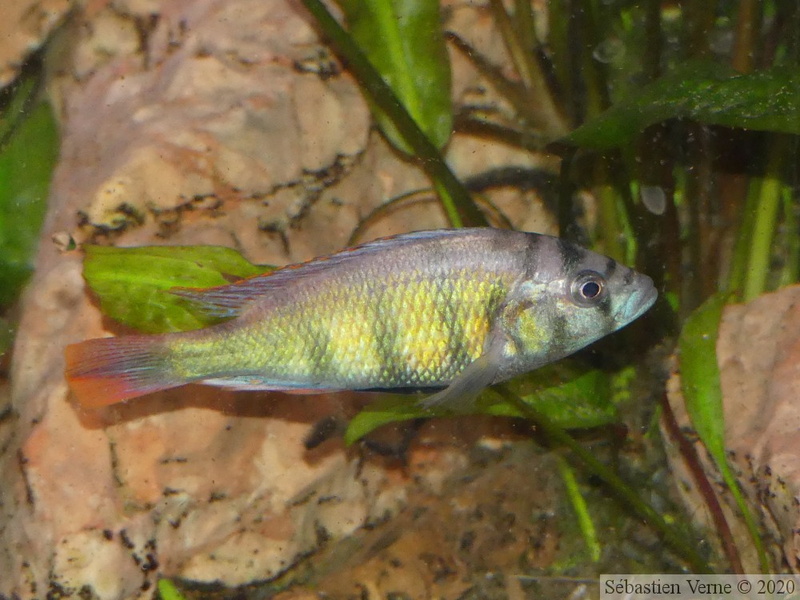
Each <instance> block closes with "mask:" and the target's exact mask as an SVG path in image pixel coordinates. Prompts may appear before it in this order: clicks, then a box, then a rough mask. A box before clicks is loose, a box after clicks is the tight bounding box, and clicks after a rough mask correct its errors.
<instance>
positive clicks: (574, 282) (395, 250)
mask: <svg viewBox="0 0 800 600" xmlns="http://www.w3.org/2000/svg"><path fill="white" fill-rule="evenodd" d="M173 291H174V293H176V294H178V295H180V296H183V297H186V298H189V299H191V300H192V301H194V302H197V303H199V304H200V305H201V306H202V307H203V308H204V309H205V310H207V311H209V312H211V313H213V314H217V315H220V316H226V317H231V318H230V320H228V321H225V322H223V323H221V324H219V325H214V326H211V327H207V328H205V329H200V330H197V331H189V332H184V333H168V334H162V335H134V336H125V337H119V338H103V339H95V340H89V341H85V342H82V343H80V344H74V345H71V346H69V347H67V349H66V362H67V370H66V374H67V379H68V381H69V384H70V386H71V387H72V390H73V391H74V393H75V396H76V397H77V399H78V401H79V402H80V403H81V404H83V405H85V406H91V407H97V406H104V405H108V404H113V403H115V402H121V401H124V400H128V399H130V398H135V397H137V396H142V395H144V394H149V393H151V392H155V391H158V390H163V389H166V388H172V387H175V386H179V385H183V384H185V383H191V382H200V383H206V384H210V385H218V386H222V387H225V388H230V389H237V390H281V391H293V392H322V391H332V390H374V389H384V390H397V391H400V390H403V389H405V390H414V389H423V388H444V389H443V390H442V391H440V392H438V393H436V394H434V395H433V396H431V397H429V398H428V399H427V400H426V401H425V404H426V405H428V406H432V405H439V404H445V405H447V406H449V407H451V408H458V407H461V408H462V409H463V408H465V407H468V406H469V405H470V403H471V402H472V401H474V399H475V398H476V397H477V395H478V394H479V393H480V391H481V390H483V389H484V388H485V387H486V386H488V385H490V384H492V383H496V382H499V381H503V380H506V379H509V378H510V377H513V376H515V375H519V374H520V373H525V372H527V371H530V370H532V369H535V368H536V367H539V366H541V365H544V364H545V363H549V362H552V361H554V360H557V359H559V358H562V357H564V356H566V355H568V354H571V353H573V352H575V351H576V350H578V349H580V348H583V347H584V346H586V345H587V344H589V343H591V342H593V341H595V340H597V339H599V338H601V337H603V336H605V335H606V334H608V333H611V332H612V331H615V330H616V329H619V328H620V327H622V326H624V325H626V324H628V323H630V322H631V321H633V320H634V319H636V318H637V317H639V316H640V315H642V313H644V312H645V311H646V310H647V309H648V308H649V307H650V306H651V305H652V304H653V302H654V301H655V298H656V290H655V287H654V286H653V282H652V280H651V279H650V278H649V277H647V276H646V275H642V274H640V273H637V272H636V271H633V270H632V269H629V268H628V267H625V266H623V265H621V264H619V263H617V262H615V261H614V260H611V259H610V258H606V257H604V256H600V255H599V254H595V253H594V252H590V251H588V250H584V249H583V248H579V247H577V246H574V245H572V244H569V243H567V242H565V241H563V240H560V239H558V238H554V237H550V236H546V235H539V234H535V233H524V232H518V231H507V230H501V229H453V230H439V231H421V232H418V233H410V234H405V235H398V236H395V237H390V238H385V239H380V240H377V241H374V242H370V243H367V244H364V245H362V246H359V247H356V248H352V249H348V250H344V251H342V252H339V253H337V254H333V255H331V256H328V257H324V258H316V259H314V260H311V261H309V262H306V263H303V264H300V265H293V266H289V267H286V268H283V269H280V270H277V271H274V272H272V273H269V274H266V275H259V276H257V277H252V278H250V279H244V280H242V281H238V282H235V283H232V284H230V285H225V286H220V287H216V288H210V289H198V290H195V289H185V288H177V289H175V290H173Z"/></svg>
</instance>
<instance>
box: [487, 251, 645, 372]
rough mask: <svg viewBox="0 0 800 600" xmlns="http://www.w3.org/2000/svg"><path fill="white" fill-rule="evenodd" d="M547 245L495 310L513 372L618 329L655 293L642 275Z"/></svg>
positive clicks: (605, 260)
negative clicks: (545, 249)
mask: <svg viewBox="0 0 800 600" xmlns="http://www.w3.org/2000/svg"><path fill="white" fill-rule="evenodd" d="M552 244H553V246H554V249H551V251H550V253H549V255H548V253H547V252H544V253H543V256H541V257H539V259H538V260H537V264H536V265H535V267H534V268H531V269H529V273H528V275H526V277H524V278H521V279H520V280H519V281H518V282H517V283H516V284H515V286H514V287H513V289H512V290H511V291H510V292H509V296H508V299H507V301H506V303H505V306H504V307H503V309H502V311H501V315H500V320H501V327H502V328H503V330H504V333H505V335H506V338H507V339H508V340H509V343H508V344H507V354H508V358H509V359H511V362H512V363H514V367H512V368H511V369H510V370H511V371H514V372H522V371H526V370H530V369H533V368H536V367H538V366H541V365H543V364H545V363H548V362H552V361H554V360H558V359H559V358H562V357H564V356H567V355H569V354H572V353H573V352H576V351H577V350H580V349H581V348H583V347H584V346H587V345H588V344H591V343H592V342H594V341H596V340H598V339H600V338H602V337H604V336H606V335H608V334H609V333H612V332H613V331H616V330H617V329H620V328H621V327H624V326H625V325H627V324H628V323H630V322H631V321H634V320H635V319H637V318H639V317H640V316H641V315H642V314H644V313H645V312H646V311H647V310H648V309H649V308H650V307H651V306H652V305H653V303H654V302H655V300H656V297H657V295H658V294H657V292H656V288H655V286H654V285H653V280H652V279H651V278H650V277H648V276H647V275H644V274H642V273H638V272H637V271H634V270H633V269H630V268H629V267H626V266H625V265H622V264H620V263H618V262H616V261H614V260H612V259H610V258H608V257H605V256H602V255H600V254H596V253H594V252H590V251H588V250H584V249H582V248H578V247H576V246H572V245H568V244H566V243H565V242H563V241H561V240H555V239H553V240H552Z"/></svg>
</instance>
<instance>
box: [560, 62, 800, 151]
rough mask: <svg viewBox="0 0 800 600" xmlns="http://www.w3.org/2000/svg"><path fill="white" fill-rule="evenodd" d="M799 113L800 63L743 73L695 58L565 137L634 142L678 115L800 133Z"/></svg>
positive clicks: (588, 143) (596, 143) (585, 142)
mask: <svg viewBox="0 0 800 600" xmlns="http://www.w3.org/2000/svg"><path fill="white" fill-rule="evenodd" d="M798 115H800V69H797V68H787V67H774V68H772V69H769V70H766V71H758V72H755V73H749V74H746V75H741V74H738V73H737V72H736V71H733V70H732V69H731V68H730V67H726V66H723V65H720V64H717V63H713V62H706V61H690V62H687V63H683V64H681V65H679V66H678V67H676V68H675V69H674V70H673V71H672V72H670V73H668V74H667V75H665V76H663V77H661V78H660V79H658V80H656V81H654V82H653V83H651V84H649V85H646V86H644V87H643V88H641V89H640V90H639V91H638V92H637V93H635V94H633V95H632V96H631V97H629V98H627V99H626V100H623V101H622V102H619V103H617V104H615V105H614V106H612V107H611V108H609V109H608V110H607V111H605V112H603V113H602V114H600V115H598V116H597V117H596V118H594V119H592V120H591V121H589V122H587V123H585V124H584V125H582V126H581V127H578V128H577V129H576V130H575V131H573V132H572V133H571V134H569V135H568V136H567V137H566V138H565V141H566V142H569V143H572V144H576V145H578V146H585V147H589V148H597V149H604V148H613V147H617V146H622V145H624V144H626V143H628V142H630V141H631V140H632V139H633V138H634V137H635V136H636V135H637V134H638V133H640V132H641V131H642V130H644V129H645V128H646V127H648V126H649V125H652V124H654V123H659V122H661V121H664V120H666V119H671V118H677V117H683V118H690V119H694V120H697V121H700V122H701V123H707V124H710V125H723V126H726V127H732V128H741V129H755V130H759V131H777V132H784V133H794V134H800V117H798Z"/></svg>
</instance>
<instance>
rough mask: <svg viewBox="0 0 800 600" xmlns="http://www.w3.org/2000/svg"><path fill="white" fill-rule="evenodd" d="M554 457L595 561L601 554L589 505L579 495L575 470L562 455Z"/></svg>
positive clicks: (592, 558) (584, 538) (590, 555)
mask: <svg viewBox="0 0 800 600" xmlns="http://www.w3.org/2000/svg"><path fill="white" fill-rule="evenodd" d="M555 458H556V466H557V467H558V473H559V475H561V481H562V482H564V487H565V488H566V490H567V497H568V498H569V501H570V503H571V504H572V510H574V511H575V517H576V518H577V519H578V526H579V527H580V530H581V535H583V540H584V541H585V542H586V547H587V548H588V550H589V557H590V558H591V560H592V562H597V561H598V560H600V555H601V548H600V542H599V541H598V539H597V529H595V526H594V523H593V522H592V515H590V514H589V507H588V506H587V505H586V500H585V499H584V497H583V496H582V495H581V490H580V487H579V486H578V480H577V479H576V478H575V472H574V471H573V470H572V467H570V465H569V463H568V462H567V461H566V459H565V458H564V457H563V456H561V455H560V454H556V455H555Z"/></svg>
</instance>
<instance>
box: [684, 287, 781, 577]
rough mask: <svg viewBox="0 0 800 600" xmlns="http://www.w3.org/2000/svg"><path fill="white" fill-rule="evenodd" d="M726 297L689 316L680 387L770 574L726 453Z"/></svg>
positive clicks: (753, 520) (721, 297) (710, 299)
mask: <svg viewBox="0 0 800 600" xmlns="http://www.w3.org/2000/svg"><path fill="white" fill-rule="evenodd" d="M727 299H728V298H727V296H726V295H724V294H718V295H716V296H712V297H711V298H709V299H708V300H707V301H706V302H705V303H704V304H703V305H701V306H700V307H699V308H698V309H697V310H695V311H694V312H693V313H692V314H691V315H690V316H689V318H688V319H686V323H685V324H684V326H683V330H682V331H681V335H680V339H679V340H678V347H679V350H680V367H681V387H682V391H683V397H684V399H685V402H686V410H687V412H688V413H689V417H690V418H691V420H692V426H693V427H694V428H695V430H696V431H697V435H699V436H700V439H701V440H702V442H703V444H704V445H705V447H706V448H708V452H709V453H710V454H711V456H712V457H713V459H714V462H715V463H716V464H717V468H719V470H720V473H721V474H722V478H723V480H724V481H725V484H726V485H727V486H728V489H729V490H730V492H731V494H732V495H733V497H734V500H735V501H736V505H737V506H738V507H739V510H740V511H741V513H742V516H743V518H744V520H745V524H746V525H747V528H748V531H749V532H750V536H751V538H752V540H753V544H754V546H755V548H756V550H757V552H758V558H759V563H760V566H761V570H762V572H764V573H767V572H768V571H769V563H768V561H767V555H766V552H765V551H764V545H763V543H762V541H761V537H760V534H759V531H758V527H757V525H756V519H755V517H754V516H753V513H752V512H751V511H750V507H749V506H748V505H747V502H745V499H744V497H743V495H742V493H741V490H740V489H739V484H738V482H737V480H736V477H735V475H734V474H733V471H732V470H731V468H730V466H729V465H728V458H727V455H726V452H725V416H724V412H723V407H722V388H721V385H720V376H719V366H718V365H717V335H718V332H719V322H720V319H721V318H722V309H723V308H724V306H725V303H726V301H727Z"/></svg>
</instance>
